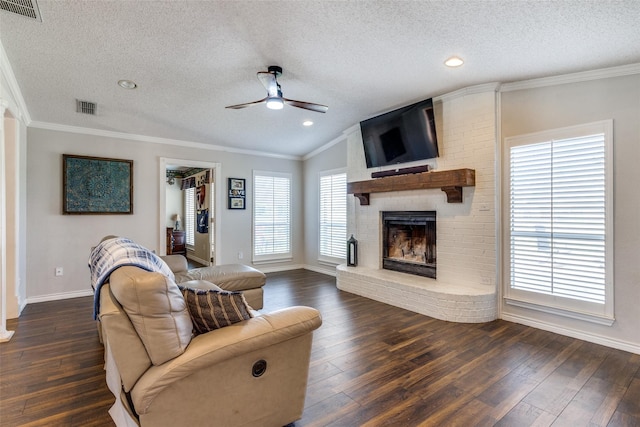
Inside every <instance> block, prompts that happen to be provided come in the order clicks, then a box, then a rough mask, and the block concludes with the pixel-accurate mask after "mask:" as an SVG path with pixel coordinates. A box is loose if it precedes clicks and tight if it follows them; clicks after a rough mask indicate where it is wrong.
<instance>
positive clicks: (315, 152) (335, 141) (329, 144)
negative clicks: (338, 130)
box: [302, 135, 345, 160]
mask: <svg viewBox="0 0 640 427" xmlns="http://www.w3.org/2000/svg"><path fill="white" fill-rule="evenodd" d="M342 141H345V137H344V136H342V135H341V136H339V137H337V138H334V139H332V140H331V141H329V142H327V143H326V144H324V145H323V146H321V147H320V148H316V149H315V150H313V151H312V152H310V153H308V154H305V155H304V156H303V157H302V160H309V159H311V158H312V157H315V156H317V155H318V154H320V153H322V152H323V151H325V150H328V149H329V148H331V147H333V146H334V145H336V144H339V143H341V142H342Z"/></svg>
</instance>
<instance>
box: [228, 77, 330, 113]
mask: <svg viewBox="0 0 640 427" xmlns="http://www.w3.org/2000/svg"><path fill="white" fill-rule="evenodd" d="M281 74H282V68H281V67H278V66H277V65H271V66H269V68H268V71H259V72H258V80H260V82H261V83H262V85H263V86H264V88H265V89H266V90H267V97H266V98H264V99H261V100H260V101H254V102H247V103H246V104H238V105H229V106H228V107H226V108H232V109H234V110H239V109H240V108H245V107H251V106H253V105H258V104H266V105H267V108H270V109H272V110H281V109H282V108H283V107H284V104H287V105H291V106H292V107H298V108H302V109H305V110H311V111H316V112H318V113H326V112H327V110H328V109H329V107H327V106H326V105H322V104H314V103H312V102H304V101H294V100H293V99H287V98H285V97H283V96H282V89H281V88H280V83H278V77H279V76H280V75H281Z"/></svg>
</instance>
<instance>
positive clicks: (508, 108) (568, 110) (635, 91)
mask: <svg viewBox="0 0 640 427" xmlns="http://www.w3.org/2000/svg"><path fill="white" fill-rule="evenodd" d="M506 89H509V88H508V87H507V88H506ZM515 89H517V86H516V87H515ZM501 105H502V112H501V116H502V137H503V139H504V138H507V137H510V136H515V135H521V134H526V133H532V132H538V131H543V130H548V129H555V128H560V127H565V126H571V125H577V124H583V123H589V122H594V121H599V120H605V119H613V140H614V146H613V151H614V162H613V163H614V183H613V185H614V225H613V227H614V230H615V231H614V259H615V261H614V301H615V307H614V315H615V318H616V321H615V323H614V324H613V325H612V326H610V327H609V326H602V325H596V324H592V323H588V322H584V321H580V320H576V319H569V318H565V317H560V316H555V315H552V314H547V313H542V312H538V311H533V310H528V309H525V308H520V307H514V306H510V305H506V304H503V306H502V313H503V314H502V316H503V318H505V319H508V320H513V321H517V322H520V323H524V324H528V325H532V326H537V327H540V328H543V329H548V330H552V331H556V332H559V333H564V334H567V335H571V336H575V337H578V338H583V339H586V340H589V341H595V342H599V343H602V344H605V345H611V346H613V347H617V348H623V349H627V350H629V351H635V352H636V353H640V333H639V332H638V328H639V326H640V191H639V190H638V186H639V185H640V167H639V165H640V74H634V75H629V76H623V77H612V78H603V79H598V80H592V81H587V82H579V83H569V84H557V85H552V86H545V87H535V88H530V89H517V90H509V91H507V92H504V93H502V96H501ZM503 203H506V199H504V200H503ZM507 220H508V219H507V218H503V221H507ZM504 282H505V283H506V282H507V281H506V280H504Z"/></svg>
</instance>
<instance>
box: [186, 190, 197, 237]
mask: <svg viewBox="0 0 640 427" xmlns="http://www.w3.org/2000/svg"><path fill="white" fill-rule="evenodd" d="M195 197H196V192H195V187H190V188H187V189H186V190H184V234H185V243H186V244H187V245H188V246H194V245H195V244H196V242H195V236H194V233H195V231H194V230H195V227H196V219H195V218H196V210H195Z"/></svg>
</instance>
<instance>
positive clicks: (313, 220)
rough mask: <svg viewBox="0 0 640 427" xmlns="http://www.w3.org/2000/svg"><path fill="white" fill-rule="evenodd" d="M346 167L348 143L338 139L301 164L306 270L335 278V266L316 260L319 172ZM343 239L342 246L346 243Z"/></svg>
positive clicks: (317, 248) (317, 247) (317, 249)
mask: <svg viewBox="0 0 640 427" xmlns="http://www.w3.org/2000/svg"><path fill="white" fill-rule="evenodd" d="M346 167H347V140H346V137H345V138H340V139H339V140H338V141H337V142H336V143H335V144H334V145H333V146H331V147H330V148H328V149H326V150H324V151H322V152H320V153H318V154H316V155H315V156H313V157H310V158H308V159H307V160H305V162H304V254H305V268H308V269H310V270H315V271H319V272H322V273H326V274H331V275H334V276H335V274H336V272H335V266H334V265H329V264H326V263H321V262H319V261H318V256H319V249H320V248H319V237H320V236H319V234H318V233H319V231H318V226H319V224H320V173H321V172H325V171H330V170H334V169H340V168H346ZM346 242H347V237H345V245H346V244H347V243H346Z"/></svg>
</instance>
